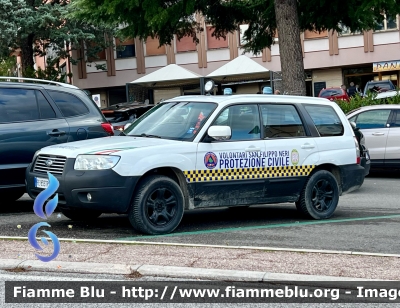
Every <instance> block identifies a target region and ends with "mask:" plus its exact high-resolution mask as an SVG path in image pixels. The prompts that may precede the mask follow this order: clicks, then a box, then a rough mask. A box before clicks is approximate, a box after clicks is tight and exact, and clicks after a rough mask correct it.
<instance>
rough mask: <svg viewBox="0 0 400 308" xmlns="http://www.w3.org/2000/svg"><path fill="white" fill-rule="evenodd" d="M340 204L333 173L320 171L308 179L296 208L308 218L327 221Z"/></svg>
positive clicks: (337, 187)
mask: <svg viewBox="0 0 400 308" xmlns="http://www.w3.org/2000/svg"><path fill="white" fill-rule="evenodd" d="M338 203H339V186H338V183H337V181H336V178H335V177H334V176H333V174H332V173H330V172H328V171H325V170H319V171H317V172H315V173H314V174H313V175H311V177H310V178H309V179H308V181H307V182H306V184H305V185H304V189H303V191H302V193H301V195H300V199H299V201H298V202H296V208H297V209H298V210H299V211H300V212H301V213H302V214H304V215H306V216H307V217H310V218H313V219H327V218H330V217H331V216H332V215H333V213H334V212H335V210H336V208H337V205H338Z"/></svg>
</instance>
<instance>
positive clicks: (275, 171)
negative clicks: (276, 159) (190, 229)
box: [183, 165, 315, 183]
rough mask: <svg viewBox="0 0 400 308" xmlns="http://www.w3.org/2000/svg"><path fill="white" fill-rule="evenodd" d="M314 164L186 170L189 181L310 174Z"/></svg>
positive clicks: (185, 173)
mask: <svg viewBox="0 0 400 308" xmlns="http://www.w3.org/2000/svg"><path fill="white" fill-rule="evenodd" d="M314 168H315V166H314V165H304V166H285V167H264V168H263V167H260V168H237V169H213V170H192V171H184V172H183V173H184V175H185V176H186V179H187V181H188V182H189V183H193V182H209V181H231V180H251V179H265V178H279V177H294V176H308V175H309V174H310V173H311V171H312V170H313V169H314Z"/></svg>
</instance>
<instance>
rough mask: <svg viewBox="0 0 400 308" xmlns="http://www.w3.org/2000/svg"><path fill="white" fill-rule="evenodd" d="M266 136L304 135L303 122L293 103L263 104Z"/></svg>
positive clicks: (262, 112)
mask: <svg viewBox="0 0 400 308" xmlns="http://www.w3.org/2000/svg"><path fill="white" fill-rule="evenodd" d="M261 115H262V119H263V128H264V137H265V138H279V137H304V136H306V132H305V129H304V126H303V123H302V121H301V119H300V116H299V114H298V113H297V110H296V108H295V107H294V106H293V105H262V106H261Z"/></svg>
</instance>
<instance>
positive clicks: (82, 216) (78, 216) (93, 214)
mask: <svg viewBox="0 0 400 308" xmlns="http://www.w3.org/2000/svg"><path fill="white" fill-rule="evenodd" d="M60 211H61V213H63V214H64V216H65V217H67V218H69V219H71V220H74V221H88V220H93V219H96V218H98V217H99V216H100V215H101V214H102V213H101V212H99V211H93V210H86V209H71V208H69V209H66V208H60Z"/></svg>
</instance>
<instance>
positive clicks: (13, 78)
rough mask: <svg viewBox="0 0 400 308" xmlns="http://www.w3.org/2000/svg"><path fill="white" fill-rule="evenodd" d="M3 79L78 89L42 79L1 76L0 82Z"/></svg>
mask: <svg viewBox="0 0 400 308" xmlns="http://www.w3.org/2000/svg"><path fill="white" fill-rule="evenodd" d="M3 79H6V80H7V81H11V80H18V81H19V80H22V81H24V80H27V81H35V82H38V83H47V84H54V85H57V86H60V87H65V88H72V89H79V88H78V87H76V86H73V85H72V84H69V83H64V82H58V81H51V80H44V79H35V78H24V77H3V76H0V80H3Z"/></svg>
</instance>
